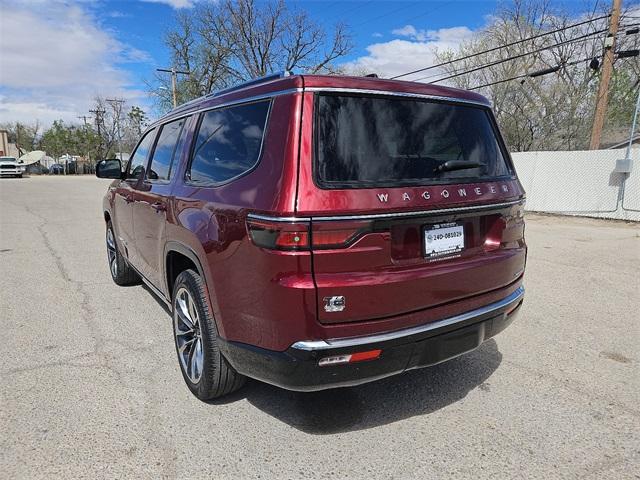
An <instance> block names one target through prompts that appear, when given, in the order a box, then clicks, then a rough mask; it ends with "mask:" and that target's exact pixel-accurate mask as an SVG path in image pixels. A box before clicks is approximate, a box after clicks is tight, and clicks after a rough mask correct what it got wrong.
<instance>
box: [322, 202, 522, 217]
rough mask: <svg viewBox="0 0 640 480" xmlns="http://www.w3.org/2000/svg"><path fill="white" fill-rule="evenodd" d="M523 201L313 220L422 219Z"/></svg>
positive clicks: (506, 205)
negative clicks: (422, 217)
mask: <svg viewBox="0 0 640 480" xmlns="http://www.w3.org/2000/svg"><path fill="white" fill-rule="evenodd" d="M521 202H522V201H521V200H513V201H511V202H503V203H490V204H486V205H472V206H469V207H456V208H439V209H436V210H420V211H417V212H396V213H371V214H365V215H345V216H340V215H335V216H330V217H313V220H314V221H315V220H318V221H327V220H368V219H375V218H395V217H421V216H425V215H440V214H444V213H457V212H470V211H476V210H489V209H492V208H503V207H510V206H512V205H517V204H518V203H521Z"/></svg>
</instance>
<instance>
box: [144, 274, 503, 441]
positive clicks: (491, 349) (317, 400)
mask: <svg viewBox="0 0 640 480" xmlns="http://www.w3.org/2000/svg"><path fill="white" fill-rule="evenodd" d="M142 288H144V289H145V290H147V291H148V292H149V293H150V294H151V296H152V297H153V298H154V299H155V300H156V301H157V302H158V304H159V305H160V306H161V307H162V308H163V309H164V311H165V312H167V313H168V314H169V315H171V312H170V310H169V308H168V307H167V306H166V305H165V304H164V302H162V301H161V300H160V299H159V298H158V297H156V295H155V294H154V292H153V291H152V290H151V289H150V288H148V287H147V286H146V285H144V284H143V285H142ZM501 362H502V354H501V353H500V351H499V350H498V346H497V344H496V342H495V340H493V339H490V340H489V341H487V342H485V343H483V344H482V345H481V346H480V347H479V348H477V349H476V350H474V351H473V352H470V353H467V354H465V355H462V356H460V357H457V358H455V359H453V360H450V361H448V362H444V363H441V364H439V365H435V366H433V367H428V368H422V369H419V370H412V371H409V372H406V373H404V374H401V375H396V376H393V377H389V378H385V379H383V380H379V381H376V382H372V383H368V384H365V385H360V386H357V387H351V388H336V389H332V390H324V391H320V392H309V393H303V392H291V391H289V390H284V389H282V388H278V387H274V386H272V385H268V384H266V383H262V382H258V381H256V380H251V379H249V380H248V381H247V384H246V385H245V386H244V387H243V388H242V389H240V390H239V391H238V392H235V393H233V394H231V395H228V396H226V397H224V398H222V399H220V400H214V401H211V402H208V403H209V404H210V405H212V406H214V405H220V404H227V403H233V402H235V401H238V400H241V399H247V401H248V402H249V403H251V404H252V405H254V406H255V407H256V408H258V409H260V410H262V411H263V412H265V413H267V414H269V415H271V416H272V417H274V418H277V419H278V420H280V421H282V422H284V423H286V424H288V425H290V426H292V427H294V428H297V429H298V430H301V431H303V432H306V433H310V434H314V435H329V434H332V433H339V432H350V431H358V430H366V429H368V428H373V427H377V426H380V425H386V424H388V423H393V422H397V421H399V420H404V419H406V418H411V417H414V416H418V415H428V414H430V413H432V412H435V411H437V410H440V409H441V408H444V407H446V406H448V405H451V404H453V403H455V402H457V401H459V400H461V399H463V398H464V397H466V396H467V394H468V393H469V392H470V391H471V390H474V389H475V388H478V387H479V388H480V389H481V390H482V391H488V390H489V389H490V386H489V384H488V383H486V382H487V379H488V378H489V377H490V376H491V375H492V374H493V372H495V371H496V369H497V368H498V366H500V363H501Z"/></svg>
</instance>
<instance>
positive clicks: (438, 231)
mask: <svg viewBox="0 0 640 480" xmlns="http://www.w3.org/2000/svg"><path fill="white" fill-rule="evenodd" d="M463 249H464V228H463V226H462V225H457V224H455V223H446V224H442V225H430V226H429V227H428V228H425V230H424V255H425V257H427V258H436V257H445V256H448V255H453V254H456V253H460V252H461V251H462V250H463Z"/></svg>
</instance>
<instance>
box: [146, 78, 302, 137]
mask: <svg viewBox="0 0 640 480" xmlns="http://www.w3.org/2000/svg"><path fill="white" fill-rule="evenodd" d="M238 91H239V90H236V91H234V92H229V93H225V94H223V95H221V96H220V97H212V98H210V99H203V98H200V99H196V100H199V101H202V102H205V101H209V100H213V99H214V98H223V97H224V96H225V95H229V94H231V93H236V92H238ZM302 91H303V90H302V88H289V89H287V90H276V91H274V92H268V93H263V94H261V95H254V96H252V97H243V98H238V99H236V100H230V101H228V102H223V103H220V104H219V105H214V106H208V107H203V108H199V109H196V110H188V111H185V112H180V111H177V112H176V113H175V115H171V112H169V113H168V114H167V116H165V117H162V118H161V119H159V120H157V121H155V122H154V123H152V124H151V125H149V127H148V128H147V130H151V128H153V127H155V126H157V125H164V124H165V123H168V122H170V121H173V120H178V119H179V118H183V117H189V116H191V115H196V114H198V113H202V112H208V111H210V110H217V109H219V108H225V107H231V106H233V105H239V104H241V103H251V102H257V101H258V100H266V99H267V98H273V97H279V96H280V95H287V94H290V93H300V92H302ZM192 101H193V102H194V103H196V101H195V100H192ZM185 105H187V104H185Z"/></svg>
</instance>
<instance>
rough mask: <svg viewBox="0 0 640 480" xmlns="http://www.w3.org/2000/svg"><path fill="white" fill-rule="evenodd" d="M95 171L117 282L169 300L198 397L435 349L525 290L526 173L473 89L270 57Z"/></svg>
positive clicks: (356, 369) (357, 370)
mask: <svg viewBox="0 0 640 480" xmlns="http://www.w3.org/2000/svg"><path fill="white" fill-rule="evenodd" d="M96 174H97V175H98V177H101V178H111V179H113V183H112V184H111V185H110V187H109V189H108V191H107V194H106V195H105V198H104V203H103V213H104V219H105V224H106V247H107V259H108V265H109V269H110V271H111V275H112V277H113V280H114V281H115V282H116V283H117V284H118V285H130V284H135V283H139V282H141V281H142V282H145V283H146V284H147V285H149V287H150V290H151V291H152V292H153V293H154V294H155V295H157V296H158V297H159V298H160V299H161V300H162V301H164V302H165V303H166V304H167V306H168V307H169V308H170V310H171V314H172V325H173V333H174V335H173V336H174V343H175V347H176V353H177V357H178V365H179V366H180V370H181V372H182V375H183V377H184V380H185V382H186V384H187V386H188V388H189V389H190V390H191V392H193V394H194V395H196V396H197V397H198V398H200V399H203V400H206V399H211V398H216V397H220V396H223V395H226V394H228V393H230V392H232V391H234V390H236V389H238V388H240V387H241V386H242V384H243V382H244V379H245V378H246V377H251V378H255V379H258V380H261V381H265V382H268V383H271V384H274V385H278V386H280V387H283V388H287V389H291V390H301V391H306V390H320V389H326V388H333V387H341V386H351V385H357V384H360V383H364V382H369V381H373V380H376V379H379V378H383V377H386V376H390V375H394V374H399V373H402V372H404V371H406V370H410V369H413V368H419V367H426V366H429V365H433V364H436V363H439V362H442V361H444V360H447V359H450V358H453V357H455V356H457V355H460V354H463V353H465V352H467V351H469V350H472V349H474V348H476V347H477V346H479V345H480V344H481V343H482V342H483V341H485V340H486V339H488V338H491V337H493V336H494V335H496V334H497V333H499V332H500V331H501V330H503V329H504V328H506V327H507V326H508V325H509V324H510V323H511V322H512V321H513V320H514V319H515V318H516V315H517V312H518V311H519V307H520V305H521V303H522V301H523V296H524V289H523V285H522V282H523V274H524V268H525V259H526V244H525V240H524V222H523V201H524V191H523V189H522V186H521V185H520V183H519V181H518V179H517V177H516V173H515V171H514V169H513V164H512V162H511V160H510V157H509V154H508V152H507V150H506V149H505V147H504V143H503V141H502V139H501V137H500V134H499V131H498V128H497V125H496V122H495V118H494V116H493V114H492V112H491V110H490V108H489V104H488V102H487V100H486V99H485V98H483V97H482V96H480V95H478V94H476V93H472V92H467V91H462V90H455V89H451V88H446V87H440V86H434V85H427V84H418V83H411V82H402V81H390V80H380V79H373V78H360V77H337V76H321V75H288V74H283V75H273V76H270V77H267V78H265V79H258V80H254V81H252V82H250V83H248V84H246V85H239V86H237V87H233V88H230V89H227V90H224V91H222V92H218V93H215V94H211V95H207V96H205V97H202V98H200V99H197V100H195V101H192V102H190V103H188V104H186V105H183V106H181V107H179V108H177V109H176V110H174V111H173V112H170V113H169V114H168V115H167V116H165V117H164V118H162V119H160V120H159V121H157V122H156V123H154V124H153V125H151V126H150V127H149V128H148V129H147V131H146V132H144V134H143V135H142V138H141V140H140V142H139V145H138V146H137V147H136V149H134V151H133V152H132V155H131V160H130V161H129V162H128V164H127V165H121V164H120V162H119V161H118V160H104V161H102V162H99V163H98V166H97V169H96Z"/></svg>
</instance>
